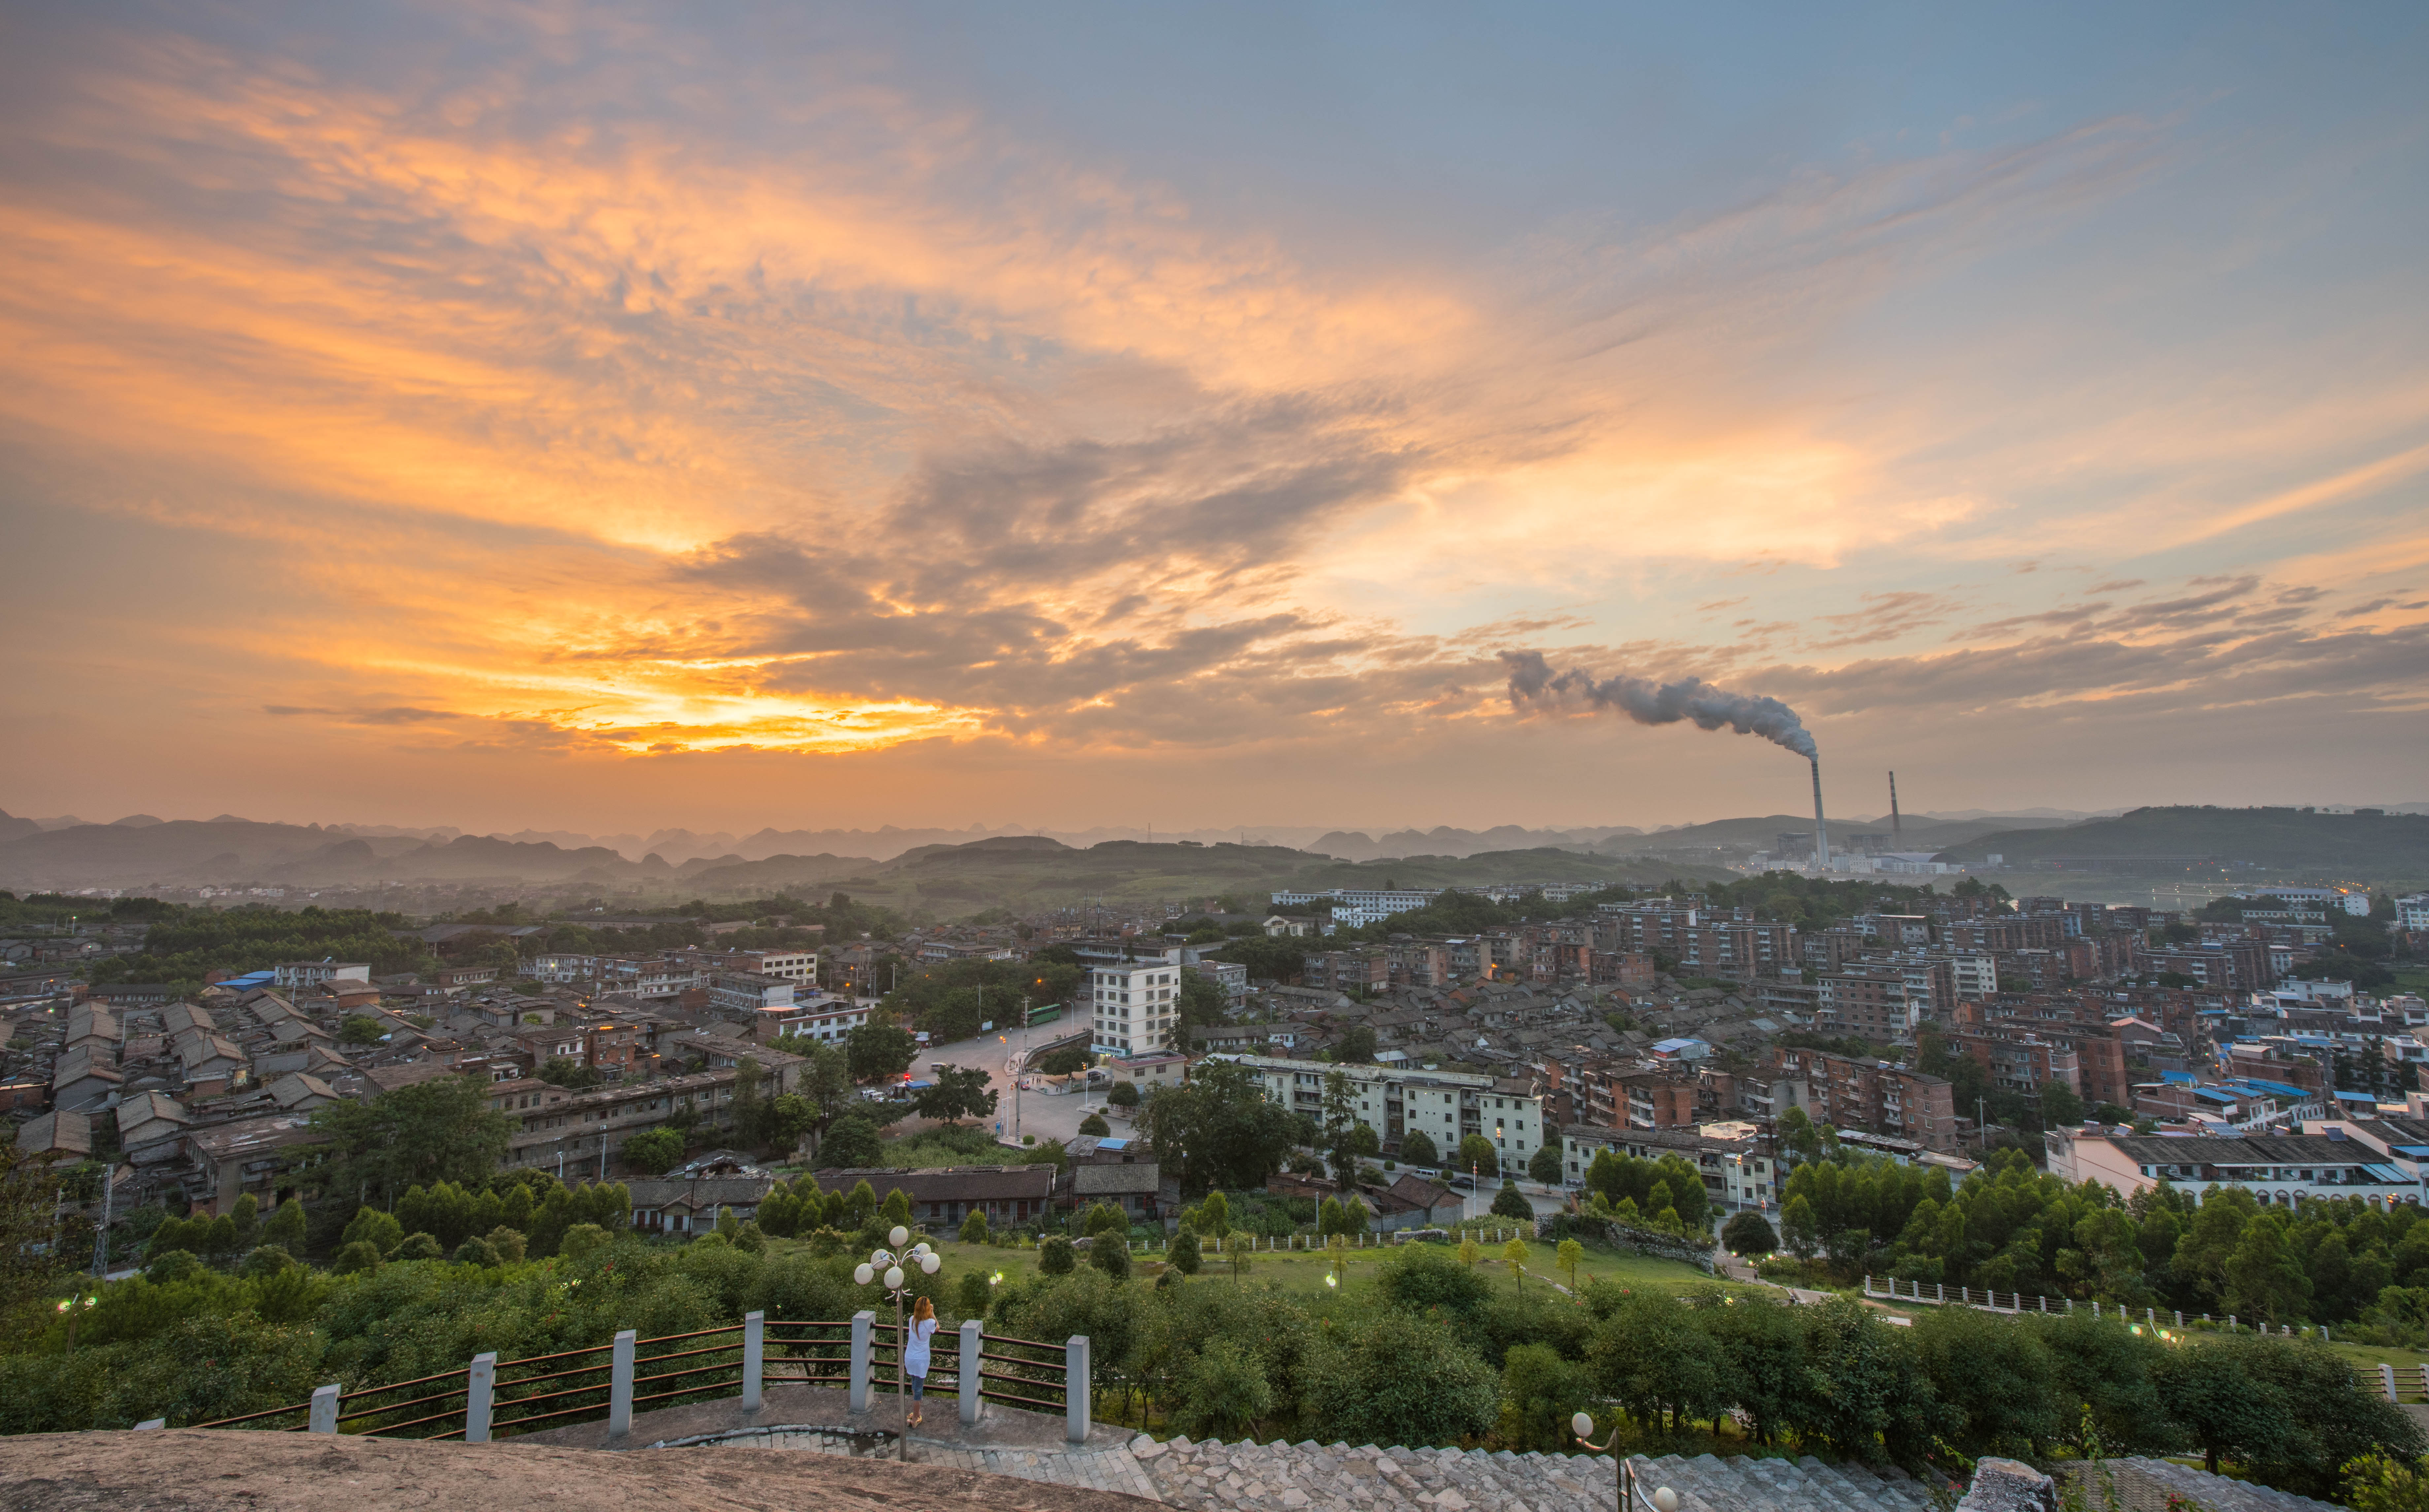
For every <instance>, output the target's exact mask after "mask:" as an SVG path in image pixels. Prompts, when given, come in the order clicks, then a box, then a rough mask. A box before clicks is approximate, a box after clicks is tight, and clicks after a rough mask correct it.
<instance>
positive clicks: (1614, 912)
mask: <svg viewBox="0 0 2429 1512" xmlns="http://www.w3.org/2000/svg"><path fill="white" fill-rule="evenodd" d="M1706 917H1707V914H1706V911H1704V910H1701V909H1697V908H1695V907H1694V906H1692V905H1687V904H1681V903H1678V902H1676V901H1674V900H1672V899H1669V898H1640V899H1638V900H1636V901H1634V902H1628V903H1605V904H1603V905H1601V906H1600V907H1599V908H1597V909H1595V940H1594V943H1595V949H1597V950H1632V951H1636V952H1639V953H1641V954H1644V955H1651V954H1652V953H1653V952H1654V951H1656V950H1659V951H1661V953H1662V954H1664V955H1666V956H1670V957H1672V958H1673V959H1680V958H1683V957H1684V956H1685V955H1686V952H1687V933H1688V931H1689V930H1691V929H1694V928H1695V927H1696V926H1697V925H1699V924H1701V923H1703V922H1704V920H1705V918H1706Z"/></svg>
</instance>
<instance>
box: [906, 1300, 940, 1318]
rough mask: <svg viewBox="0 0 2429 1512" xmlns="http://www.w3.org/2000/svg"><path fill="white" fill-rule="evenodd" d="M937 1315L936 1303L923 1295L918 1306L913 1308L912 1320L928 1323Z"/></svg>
mask: <svg viewBox="0 0 2429 1512" xmlns="http://www.w3.org/2000/svg"><path fill="white" fill-rule="evenodd" d="M935 1316H936V1305H935V1304H934V1303H933V1302H931V1301H929V1300H928V1299H927V1298H926V1297H921V1298H920V1299H919V1304H918V1306H917V1307H913V1308H912V1309H911V1321H912V1322H913V1323H926V1322H928V1321H929V1320H930V1319H932V1318H934V1317H935Z"/></svg>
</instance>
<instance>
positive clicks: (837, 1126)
mask: <svg viewBox="0 0 2429 1512" xmlns="http://www.w3.org/2000/svg"><path fill="white" fill-rule="evenodd" d="M884 1158H885V1156H884V1145H883V1144H882V1143H881V1142H879V1140H878V1137H877V1126H876V1125H874V1124H872V1123H870V1122H869V1121H868V1120H867V1119H866V1118H862V1117H860V1116H859V1115H858V1114H847V1115H845V1116H844V1117H842V1118H838V1119H836V1120H835V1121H834V1125H833V1126H830V1127H829V1128H828V1129H827V1137H826V1138H825V1139H823V1140H820V1141H819V1142H818V1168H819V1169H820V1170H825V1171H848V1170H851V1169H853V1168H854V1167H859V1166H872V1165H875V1164H876V1163H877V1162H878V1161H880V1160H882V1159H884Z"/></svg>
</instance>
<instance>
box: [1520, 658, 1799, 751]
mask: <svg viewBox="0 0 2429 1512" xmlns="http://www.w3.org/2000/svg"><path fill="white" fill-rule="evenodd" d="M1501 660H1502V661H1503V663H1505V664H1506V665H1507V666H1509V668H1510V706H1511V707H1512V708H1513V709H1524V708H1527V707H1528V706H1530V705H1531V706H1534V707H1538V708H1571V709H1588V710H1594V711H1596V712H1599V711H1602V710H1606V709H1608V710H1613V711H1616V712H1617V713H1620V714H1624V715H1628V717H1629V718H1630V719H1633V720H1635V721H1636V722H1637V723H1638V724H1640V725H1674V724H1677V722H1678V721H1680V720H1682V719H1685V720H1691V721H1693V722H1694V725H1695V726H1696V728H1698V729H1701V730H1723V729H1727V730H1734V731H1737V732H1738V733H1739V734H1741V735H1760V736H1761V737H1762V738H1763V739H1765V740H1768V741H1770V742H1771V743H1772V744H1773V745H1775V746H1781V747H1785V748H1788V749H1790V750H1793V751H1794V752H1796V754H1798V755H1799V756H1802V757H1805V758H1806V759H1807V760H1809V761H1810V760H1812V759H1814V758H1815V757H1816V756H1817V755H1818V754H1819V753H1818V751H1817V749H1816V748H1815V747H1814V744H1813V736H1812V733H1811V732H1810V731H1808V730H1807V729H1806V728H1805V721H1803V720H1802V719H1799V718H1798V717H1796V711H1795V710H1793V709H1792V708H1790V707H1789V706H1788V705H1786V704H1784V703H1782V702H1780V701H1779V700H1778V699H1777V698H1760V697H1749V696H1747V695H1745V694H1743V693H1727V692H1724V691H1722V690H1721V689H1719V688H1716V687H1713V686H1712V685H1711V684H1710V683H1709V682H1705V681H1704V680H1703V679H1701V678H1693V677H1689V678H1680V679H1679V680H1678V681H1677V682H1647V681H1646V680H1645V679H1644V678H1641V677H1615V678H1611V679H1608V680H1606V681H1604V682H1595V680H1594V679H1593V678H1591V677H1589V676H1587V675H1586V674H1585V673H1583V672H1579V671H1577V670H1575V669H1571V670H1569V671H1566V672H1560V673H1555V672H1554V671H1553V670H1552V668H1551V666H1550V664H1549V663H1547V662H1545V660H1544V653H1543V652H1541V651H1503V652H1502V653H1501Z"/></svg>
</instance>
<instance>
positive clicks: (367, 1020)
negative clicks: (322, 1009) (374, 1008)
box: [338, 1013, 388, 1044]
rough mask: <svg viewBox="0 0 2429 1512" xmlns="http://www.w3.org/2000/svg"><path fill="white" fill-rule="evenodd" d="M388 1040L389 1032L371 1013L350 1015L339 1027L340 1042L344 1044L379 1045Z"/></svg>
mask: <svg viewBox="0 0 2429 1512" xmlns="http://www.w3.org/2000/svg"><path fill="white" fill-rule="evenodd" d="M387 1038H388V1030H387V1029H385V1028H383V1027H380V1021H379V1020H377V1019H375V1018H373V1017H372V1016H371V1015H370V1014H369V1013H349V1014H347V1015H346V1021H345V1022H344V1023H342V1024H340V1025H339V1026H338V1040H339V1043H340V1044H379V1043H380V1041H382V1040H384V1039H387Z"/></svg>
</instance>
